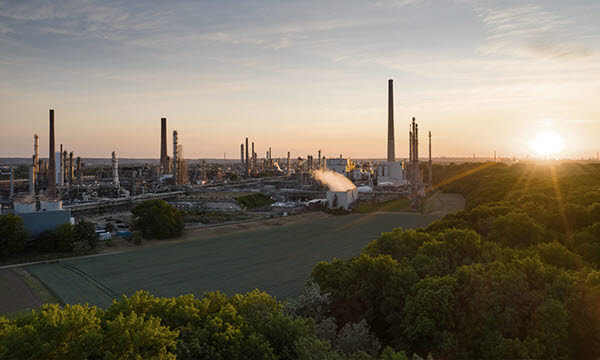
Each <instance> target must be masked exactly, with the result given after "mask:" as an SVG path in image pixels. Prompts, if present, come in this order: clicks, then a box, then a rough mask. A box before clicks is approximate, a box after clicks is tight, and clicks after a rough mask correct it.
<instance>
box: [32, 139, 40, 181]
mask: <svg viewBox="0 0 600 360" xmlns="http://www.w3.org/2000/svg"><path fill="white" fill-rule="evenodd" d="M39 162H40V137H39V136H37V134H35V135H33V172H34V174H35V173H37V172H38V171H39V170H40V168H39Z"/></svg>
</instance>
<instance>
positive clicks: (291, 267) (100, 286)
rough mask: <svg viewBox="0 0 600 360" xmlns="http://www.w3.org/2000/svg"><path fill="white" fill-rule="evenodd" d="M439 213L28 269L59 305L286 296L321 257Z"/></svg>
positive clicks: (319, 223) (340, 219) (383, 216)
mask: <svg viewBox="0 0 600 360" xmlns="http://www.w3.org/2000/svg"><path fill="white" fill-rule="evenodd" d="M438 218H439V217H436V216H427V215H421V214H417V213H414V214H411V213H372V214H364V215H363V214H353V215H347V216H333V217H328V218H325V219H320V220H315V221H312V222H310V223H304V224H293V225H287V226H273V227H272V228H270V229H267V230H257V231H248V232H243V233H234V234H228V235H223V236H218V237H214V238H210V239H202V240H196V241H190V242H181V243H173V244H167V245H164V246H157V247H149V248H143V249H139V250H136V251H129V252H123V253H120V254H114V255H110V256H99V257H89V258H83V259H68V260H64V261H60V262H58V263H51V264H37V265H32V266H28V267H26V269H27V270H28V271H30V272H31V273H32V274H34V275H35V276H37V277H38V278H39V279H40V280H41V281H42V282H44V284H45V285H46V286H47V287H49V288H50V289H51V290H52V291H53V292H54V293H55V294H56V295H57V296H58V297H59V298H60V299H61V300H62V301H63V302H65V303H80V302H81V303H83V302H89V303H90V304H93V305H98V306H100V307H106V306H108V305H109V304H110V303H111V302H112V299H113V298H115V297H119V296H120V295H121V294H126V295H131V294H133V293H134V292H135V291H136V290H138V289H143V290H147V291H150V292H151V293H152V294H154V295H157V296H177V295H181V294H187V293H194V294H196V295H197V296H201V295H202V294H203V293H204V292H205V291H217V290H218V291H221V292H225V293H227V294H234V293H245V292H248V291H251V290H253V289H259V290H261V291H266V292H268V293H269V294H271V295H274V296H276V297H277V298H279V299H286V298H289V297H295V296H298V295H299V294H300V293H301V291H302V288H303V286H304V284H305V282H306V280H307V279H308V278H309V275H310V272H311V270H312V268H313V267H314V265H315V264H316V263H318V262H319V261H330V260H332V259H333V258H336V257H337V258H349V257H352V256H356V255H357V254H358V253H359V252H360V251H361V249H362V248H363V247H364V246H365V245H366V244H368V243H369V242H370V241H372V240H374V239H375V238H376V237H377V236H378V235H379V234H380V233H381V232H384V231H391V230H392V229H393V228H396V227H403V228H415V227H419V226H426V225H427V224H429V223H430V222H431V221H433V220H436V219H438Z"/></svg>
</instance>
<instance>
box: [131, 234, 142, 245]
mask: <svg viewBox="0 0 600 360" xmlns="http://www.w3.org/2000/svg"><path fill="white" fill-rule="evenodd" d="M131 237H132V238H133V243H134V244H135V245H142V237H141V236H140V234H138V233H135V234H133V235H132V236H131Z"/></svg>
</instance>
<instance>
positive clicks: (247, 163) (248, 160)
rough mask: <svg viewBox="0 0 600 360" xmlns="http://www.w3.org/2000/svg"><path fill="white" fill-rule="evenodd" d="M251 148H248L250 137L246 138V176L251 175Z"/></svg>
mask: <svg viewBox="0 0 600 360" xmlns="http://www.w3.org/2000/svg"><path fill="white" fill-rule="evenodd" d="M249 152H250V150H249V149H248V138H246V177H248V176H250V159H249V157H248V153H249Z"/></svg>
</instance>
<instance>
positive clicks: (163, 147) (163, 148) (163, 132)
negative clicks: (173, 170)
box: [160, 118, 169, 175]
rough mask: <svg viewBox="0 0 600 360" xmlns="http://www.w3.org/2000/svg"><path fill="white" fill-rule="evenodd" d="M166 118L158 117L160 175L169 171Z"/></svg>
mask: <svg viewBox="0 0 600 360" xmlns="http://www.w3.org/2000/svg"><path fill="white" fill-rule="evenodd" d="M168 156H169V155H168V154H167V118H161V119H160V167H161V175H162V174H165V173H167V172H168V171H169V163H168V160H167V157H168Z"/></svg>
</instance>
